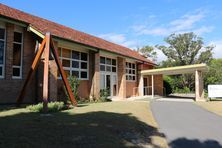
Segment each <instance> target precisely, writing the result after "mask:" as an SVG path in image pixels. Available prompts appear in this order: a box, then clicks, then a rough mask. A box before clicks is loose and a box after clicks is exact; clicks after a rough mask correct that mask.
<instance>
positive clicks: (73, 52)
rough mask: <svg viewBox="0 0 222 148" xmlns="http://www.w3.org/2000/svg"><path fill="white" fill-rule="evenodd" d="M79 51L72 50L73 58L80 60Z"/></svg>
mask: <svg viewBox="0 0 222 148" xmlns="http://www.w3.org/2000/svg"><path fill="white" fill-rule="evenodd" d="M79 57H80V56H79V52H78V51H72V59H76V60H79Z"/></svg>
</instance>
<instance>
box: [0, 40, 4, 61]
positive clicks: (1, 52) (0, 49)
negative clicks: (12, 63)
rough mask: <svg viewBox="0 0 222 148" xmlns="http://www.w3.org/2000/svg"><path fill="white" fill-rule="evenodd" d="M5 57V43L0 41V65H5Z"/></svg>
mask: <svg viewBox="0 0 222 148" xmlns="http://www.w3.org/2000/svg"><path fill="white" fill-rule="evenodd" d="M3 57H4V42H3V41H0V64H3V60H4V59H3Z"/></svg>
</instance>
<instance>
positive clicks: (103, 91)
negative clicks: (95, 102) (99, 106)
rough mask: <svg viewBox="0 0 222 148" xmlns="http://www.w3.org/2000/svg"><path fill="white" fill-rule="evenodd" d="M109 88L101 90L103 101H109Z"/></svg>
mask: <svg viewBox="0 0 222 148" xmlns="http://www.w3.org/2000/svg"><path fill="white" fill-rule="evenodd" d="M108 96H109V90H108V89H101V90H100V100H101V101H108Z"/></svg>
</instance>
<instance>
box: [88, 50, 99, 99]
mask: <svg viewBox="0 0 222 148" xmlns="http://www.w3.org/2000/svg"><path fill="white" fill-rule="evenodd" d="M91 57H92V58H91V59H90V63H92V64H90V65H91V69H92V74H91V78H92V81H91V89H90V99H98V98H99V97H100V65H99V64H100V54H99V53H95V54H94V56H93V55H92V56H91ZM91 60H92V61H91Z"/></svg>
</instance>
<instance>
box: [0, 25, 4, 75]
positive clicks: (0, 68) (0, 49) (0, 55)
mask: <svg viewBox="0 0 222 148" xmlns="http://www.w3.org/2000/svg"><path fill="white" fill-rule="evenodd" d="M4 63H5V29H4V28H0V78H3V77H4V68H5V66H4Z"/></svg>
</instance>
